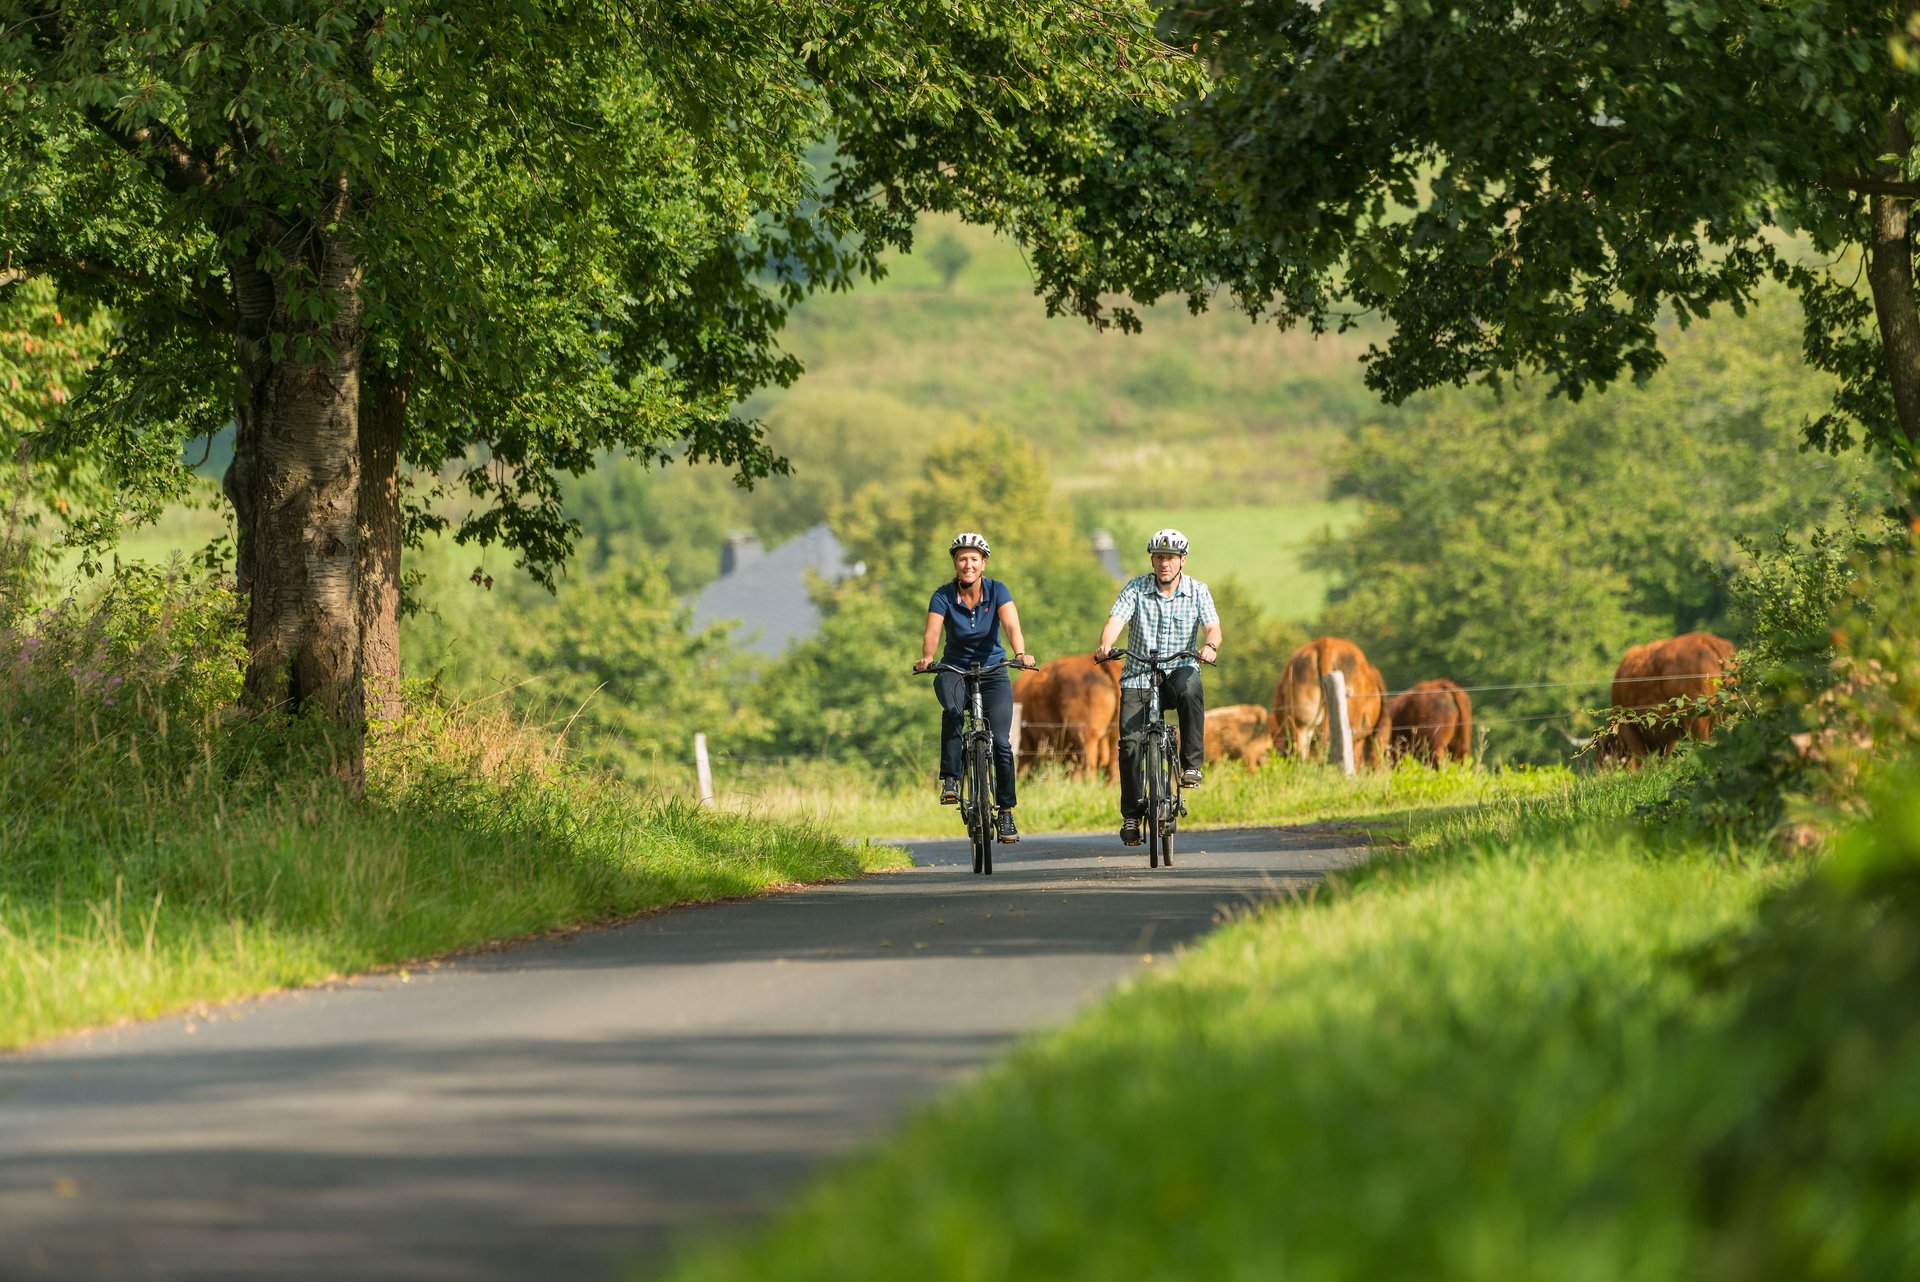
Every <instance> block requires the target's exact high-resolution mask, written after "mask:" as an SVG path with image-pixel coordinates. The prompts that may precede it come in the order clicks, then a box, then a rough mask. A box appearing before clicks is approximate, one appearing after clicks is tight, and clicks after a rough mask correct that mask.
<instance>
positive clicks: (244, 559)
mask: <svg viewBox="0 0 1920 1282" xmlns="http://www.w3.org/2000/svg"><path fill="white" fill-rule="evenodd" d="M336 203H338V204H339V205H340V206H341V211H339V212H343V211H344V207H345V194H344V186H343V187H342V190H341V192H340V193H339V197H338V200H337V202H336ZM330 212H335V211H330ZM336 216H337V214H336ZM332 221H334V219H333V218H323V219H321V220H319V223H318V225H315V226H308V227H305V228H301V229H299V234H298V235H297V237H289V238H288V239H291V240H293V241H294V243H296V244H297V245H298V246H299V249H298V251H297V253H296V255H295V256H294V258H293V262H292V264H291V265H290V266H289V267H287V268H286V269H285V270H284V271H282V272H278V273H276V274H275V275H273V276H272V277H268V276H266V275H265V274H264V273H262V272H261V271H260V270H259V269H258V268H257V267H256V266H255V265H254V263H252V262H245V263H242V264H239V265H237V266H236V268H235V270H234V283H235V294H236V301H237V302H238V303H239V310H240V335H239V340H240V341H239V344H238V350H239V356H240V368H241V375H242V377H243V379H244V380H245V395H244V400H243V402H242V404H241V405H240V406H239V412H238V414H237V415H236V418H237V420H238V422H239V431H238V434H237V436H236V439H235V450H234V461H233V466H232V467H231V468H230V469H229V470H228V474H227V478H226V484H225V488H226V489H227V492H228V494H229V496H230V497H231V499H232V501H233V504H234V511H235V514H236V517H237V519H238V520H237V523H238V527H239V549H238V551H239V571H240V584H241V588H242V590H243V591H244V592H245V593H246V598H247V674H246V684H245V698H246V700H247V702H248V703H249V704H251V705H252V706H253V707H255V708H257V709H261V710H268V709H279V710H285V711H288V712H302V713H307V714H310V715H315V716H318V717H320V718H322V719H323V720H324V721H326V722H329V723H331V725H332V727H333V728H334V729H335V730H336V731H337V732H338V733H336V734H335V736H334V748H335V751H336V753H337V754H338V756H337V757H336V760H335V770H336V772H337V773H338V774H340V775H341V777H343V778H345V779H347V780H348V781H349V783H351V784H353V785H355V786H357V785H358V784H359V782H360V780H361V777H362V764H363V753H362V748H363V743H362V735H363V727H364V719H365V707H364V697H363V691H362V686H361V665H360V613H359V592H358V583H359V573H360V565H359V530H358V528H357V517H358V510H359V499H360V439H359V422H360V419H359V411H360V351H361V346H362V326H361V300H360V292H359V287H360V267H359V264H358V262H357V261H356V260H355V258H354V256H353V253H352V250H351V248H350V247H349V245H348V244H347V243H346V240H345V238H344V237H343V236H341V235H339V234H338V233H336V232H332V231H326V230H322V228H323V227H325V226H326V225H327V223H329V222H332ZM283 243H284V242H283ZM296 287H297V288H298V289H300V290H304V291H307V292H309V293H311V292H314V291H317V292H318V293H319V294H320V295H321V296H322V297H323V298H325V299H326V300H327V302H328V304H329V306H330V308H331V311H332V315H331V317H330V319H329V320H328V321H326V322H325V323H322V324H315V323H314V322H312V321H310V320H307V319H305V318H304V317H301V316H296V315H294V314H291V313H290V312H289V309H288V301H289V296H290V294H291V293H292V292H293V290H294V289H295V288H296ZM276 340H277V341H276ZM276 348H277V349H278V350H276Z"/></svg>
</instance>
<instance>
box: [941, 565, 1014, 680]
mask: <svg viewBox="0 0 1920 1282" xmlns="http://www.w3.org/2000/svg"><path fill="white" fill-rule="evenodd" d="M1012 602H1013V593H1011V592H1009V591H1007V585H1006V584H1004V583H1002V582H1001V581H1000V580H998V579H981V580H980V604H979V605H976V606H974V607H973V608H972V609H968V608H967V607H966V606H964V605H962V604H960V587H959V585H958V584H956V583H954V582H953V581H952V580H948V581H947V582H945V583H942V584H941V585H940V586H939V587H938V588H936V589H934V593H933V599H932V600H931V601H929V602H927V613H928V614H938V615H942V616H944V617H945V618H946V620H947V650H946V653H945V654H943V655H941V656H940V659H941V662H943V663H951V664H953V665H954V666H956V667H961V668H965V667H971V666H972V665H973V664H976V663H977V664H980V665H981V666H982V667H985V666H986V665H988V664H992V663H998V662H1000V661H1001V660H1002V659H1004V658H1006V657H1007V652H1006V651H1005V650H1003V649H1001V648H1000V607H1001V606H1003V605H1009V604H1011V603H1012Z"/></svg>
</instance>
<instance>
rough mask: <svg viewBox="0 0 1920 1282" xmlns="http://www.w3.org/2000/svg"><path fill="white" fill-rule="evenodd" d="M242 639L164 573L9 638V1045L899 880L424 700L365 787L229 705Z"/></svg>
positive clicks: (4, 638)
mask: <svg viewBox="0 0 1920 1282" xmlns="http://www.w3.org/2000/svg"><path fill="white" fill-rule="evenodd" d="M233 634H234V620H233V618H232V615H231V603H230V602H229V601H226V600H225V599H223V597H222V596H221V594H220V593H218V592H217V591H215V590H213V589H208V588H193V587H190V586H188V585H186V584H185V583H184V582H183V581H182V580H179V579H177V578H170V577H168V576H167V575H165V574H161V573H157V572H156V573H151V574H149V573H146V572H138V573H135V574H133V575H131V576H123V577H122V578H121V579H120V580H119V581H117V582H116V584H115V585H114V587H113V589H111V590H110V591H109V593H108V594H107V596H106V597H105V598H104V599H103V600H102V601H101V602H98V603H94V604H89V605H81V604H79V603H68V604H67V605H64V606H62V607H58V608H56V609H55V610H53V611H50V612H48V613H46V614H44V615H42V616H40V617H39V618H38V619H37V620H33V621H31V622H30V623H29V625H28V626H26V627H23V628H19V629H16V630H14V631H11V632H5V633H0V644H3V645H4V646H5V647H6V648H5V650H4V651H0V799H3V801H4V804H0V1047H5V1046H17V1045H20V1044H22V1043H25V1042H29V1041H32V1040H34V1039H36V1038H41V1037H46V1036H49V1035H51V1034H54V1033H57V1032H60V1031H63V1030H66V1029H72V1028H76V1027H82V1026H86V1025H91V1024H98V1023H103V1022H108V1021H112V1020H116V1019H120V1018H124V1017H129V1016H142V1015H149V1014H153V1013H155V1012H158V1011H163V1010H167V1009H171V1008H177V1007H181V1006H185V1005H190V1004H194V1003H200V1002H210V1001H218V1000H222V999H225V998H230V997H234V996H237V995H240V994H244V993H253V992H259V991H263V990H268V989H273V988H279V987H284V986H288V985H296V984H303V983H309V982H313V981H315V980H319V979H323V978H326V977H328V976H331V975H335V974H341V973H346V972H351V971H355V970H361V969H365V968H367V967H370V966H376V965H380V964H383V963H391V962H400V961H405V960H407V959H410V958H417V957H421V956H423V955H426V954H431V953H437V952H444V951H447V950H449V949H455V948H460V947H464V946H469V945H473V944H478V943H481V942H485V941H488V940H494V939H500V938H504V937H511V936H516V935H521V934H526V933H529V932H535V931H542V930H548V929H553V928H558V927H565V926H570V925H575V924H579V923H582V922H589V921H596V920H605V919H610V918H618V917H622V916H626V915H630V914H633V913H637V912H641V911H644V910H646V909H650V908H655V907H659V906H662V905H666V904H671V903H679V902H686V901H691V900H702V899H713V898H719V897H728V896H735V895H743V894H750V893H754V892H757V891H762V890H765V889H767V888H769V887H773V886H778V885H781V884H785V883H792V882H799V881H818V880H823V879H829V878H835V877H847V876H852V875H856V874H858V873H860V872H862V871H864V870H867V869H871V868H875V867H881V866H893V865H896V864H898V863H899V862H900V856H899V855H898V854H897V853H896V852H893V851H890V850H882V849H876V848H870V847H854V846H850V845H848V844H846V843H844V842H841V841H839V840H837V839H836V838H834V837H833V836H832V835H831V834H830V833H828V832H827V831H826V830H824V829H823V828H821V827H819V826H818V825H815V824H809V823H805V822H798V821H794V822H781V823H774V822H767V821H763V820H755V819H749V818H744V817H742V816H739V815H733V814H724V813H715V812H710V811H703V810H700V809H698V808H696V807H695V806H694V805H693V803H691V802H690V801H687V800H681V799H672V798H662V797H658V796H648V795H643V794H640V793H638V792H634V791H631V790H628V789H624V788H621V787H617V786H614V785H611V784H609V783H607V782H605V781H603V780H600V779H597V778H595V777H592V776H588V775H584V774H581V773H579V772H576V771H573V770H570V769H569V768H567V767H566V766H565V764H564V763H563V762H559V761H557V760H555V758H554V754H553V752H552V744H551V741H550V740H549V739H547V738H545V737H543V736H541V737H536V736H533V735H530V734H529V733H527V732H526V731H525V730H524V729H523V728H521V727H519V726H518V725H516V724H514V723H513V722H511V721H510V720H509V719H508V718H506V717H505V716H504V715H495V716H491V717H484V716H456V715H453V714H450V713H448V712H446V711H445V710H443V709H438V708H435V707H433V706H432V705H430V704H425V703H422V704H419V705H418V706H417V707H416V710H415V712H414V713H413V715H411V716H410V717H409V718H408V719H407V720H406V721H405V722H404V723H402V724H401V725H398V726H394V727H390V728H388V729H387V730H386V731H385V732H384V733H383V734H382V735H380V736H379V737H378V738H377V739H376V740H375V741H374V743H373V744H372V746H371V748H370V752H369V764H368V783H367V788H366V792H365V795H363V796H355V795H352V794H351V793H350V792H349V791H348V790H347V788H346V787H345V786H344V785H342V784H341V783H340V782H339V780H338V779H337V777H336V772H335V771H334V770H333V769H332V765H333V757H332V754H331V751H330V748H329V743H328V739H327V737H326V736H325V735H324V734H322V733H320V732H319V731H318V730H317V728H316V727H312V726H307V725H302V724H301V723H298V722H288V721H286V720H284V719H278V718H266V719H262V720H260V721H257V722H248V721H244V720H239V719H236V718H234V717H233V716H232V715H231V714H230V713H228V712H227V711H225V709H226V708H228V707H229V706H230V701H231V699H232V697H233V695H234V693H235V690H236V685H237V666H236V662H235V654H236V652H235V650H234V647H233Z"/></svg>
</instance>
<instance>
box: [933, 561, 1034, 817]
mask: <svg viewBox="0 0 1920 1282" xmlns="http://www.w3.org/2000/svg"><path fill="white" fill-rule="evenodd" d="M990 554H991V549H989V548H988V547H987V540H986V539H985V537H984V536H982V535H980V534H977V533H975V532H974V531H972V530H966V531H963V532H962V533H959V534H956V535H954V536H953V542H952V543H950V544H948V545H947V555H948V556H949V557H950V558H951V559H952V561H953V578H952V579H950V580H948V581H947V582H945V583H942V584H941V585H940V586H939V587H938V588H936V589H935V590H934V593H933V598H932V600H930V601H928V602H927V628H926V633H925V635H923V636H922V637H921V640H920V659H919V662H917V663H915V664H914V665H913V670H914V671H915V672H925V671H926V670H927V669H928V668H931V667H932V666H933V649H934V647H935V646H937V645H939V644H940V638H941V635H942V634H945V636H946V639H947V646H946V652H945V654H944V655H943V656H942V657H941V661H942V662H944V663H951V664H953V665H954V666H956V667H970V666H972V665H973V664H976V663H977V664H979V665H980V666H982V667H987V666H990V665H992V664H995V663H999V662H1000V661H1001V660H1003V659H1005V658H1006V657H1007V652H1006V650H1005V649H1004V648H1003V647H1002V646H1001V644H1000V629H1001V628H1002V627H1005V628H1006V630H1007V640H1008V641H1010V642H1012V643H1013V657H1014V661H1015V662H1016V663H1017V664H1018V665H1019V666H1020V667H1023V668H1031V667H1033V666H1034V662H1033V656H1032V655H1030V654H1028V653H1027V641H1026V637H1025V636H1024V635H1023V634H1022V633H1021V631H1020V611H1019V610H1017V609H1015V608H1014V604H1013V594H1012V593H1011V592H1009V591H1007V585H1006V584H1004V583H1002V582H1000V580H998V579H989V578H987V577H986V574H987V557H988V556H989V555H990ZM933 690H934V694H935V696H936V697H937V698H938V699H939V700H940V804H941V805H943V806H951V805H953V804H955V803H956V802H958V801H959V800H960V746H961V745H960V730H961V726H962V724H963V722H962V718H963V717H964V716H965V713H966V707H967V683H966V680H965V679H964V678H962V677H959V676H956V675H955V674H953V673H951V672H942V673H940V674H939V675H938V676H936V677H935V678H934V679H933ZM980 703H981V711H983V712H985V713H986V714H987V724H988V725H989V726H990V727H992V729H993V801H994V806H995V807H996V809H997V812H998V813H996V815H995V816H994V824H993V827H994V833H995V835H996V836H998V837H999V838H1000V840H1001V841H1018V840H1020V829H1019V828H1018V827H1016V826H1015V824H1014V822H1013V808H1014V807H1015V806H1016V805H1018V804H1019V798H1018V796H1017V794H1016V791H1015V787H1014V770H1013V683H1012V682H1011V681H1010V680H1009V679H1008V678H1007V674H1006V672H1005V671H1000V672H996V673H994V674H993V675H992V676H990V677H986V678H984V679H982V681H981V682H980Z"/></svg>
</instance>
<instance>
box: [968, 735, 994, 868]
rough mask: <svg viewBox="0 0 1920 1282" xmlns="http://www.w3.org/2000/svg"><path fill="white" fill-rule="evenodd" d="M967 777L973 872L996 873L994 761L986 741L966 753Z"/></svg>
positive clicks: (971, 747)
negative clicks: (969, 782)
mask: <svg viewBox="0 0 1920 1282" xmlns="http://www.w3.org/2000/svg"><path fill="white" fill-rule="evenodd" d="M967 773H968V774H969V775H970V776H972V778H973V797H974V807H973V814H974V819H975V823H974V825H973V870H974V871H975V872H977V873H984V874H986V875H989V876H991V875H992V873H993V761H992V753H991V751H990V750H989V748H988V741H987V740H986V739H984V738H982V739H976V740H974V741H973V743H972V745H971V746H970V747H969V748H968V750H967Z"/></svg>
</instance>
